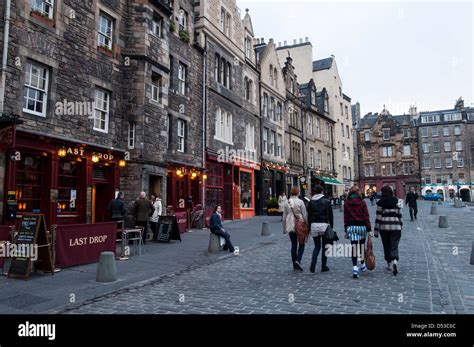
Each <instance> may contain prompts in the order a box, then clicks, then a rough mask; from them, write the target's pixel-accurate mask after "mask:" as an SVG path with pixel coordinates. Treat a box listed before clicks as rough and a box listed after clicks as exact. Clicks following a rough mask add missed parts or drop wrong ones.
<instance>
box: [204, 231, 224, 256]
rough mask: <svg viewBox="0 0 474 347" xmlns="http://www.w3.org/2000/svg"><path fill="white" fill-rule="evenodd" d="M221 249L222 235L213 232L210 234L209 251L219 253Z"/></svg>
mask: <svg viewBox="0 0 474 347" xmlns="http://www.w3.org/2000/svg"><path fill="white" fill-rule="evenodd" d="M220 250H221V240H220V236H219V235H216V234H213V233H211V234H210V235H209V247H208V248H207V251H208V252H209V253H217V252H220Z"/></svg>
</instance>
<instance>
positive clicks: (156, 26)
mask: <svg viewBox="0 0 474 347" xmlns="http://www.w3.org/2000/svg"><path fill="white" fill-rule="evenodd" d="M162 30H163V18H161V17H160V16H159V15H158V14H157V13H155V12H154V13H153V22H152V25H151V32H152V33H153V34H154V35H156V36H158V37H161V31H162Z"/></svg>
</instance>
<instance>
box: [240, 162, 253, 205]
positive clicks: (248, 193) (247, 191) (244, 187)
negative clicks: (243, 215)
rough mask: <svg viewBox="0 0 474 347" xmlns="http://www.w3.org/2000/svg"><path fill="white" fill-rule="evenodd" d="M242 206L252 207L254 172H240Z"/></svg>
mask: <svg viewBox="0 0 474 347" xmlns="http://www.w3.org/2000/svg"><path fill="white" fill-rule="evenodd" d="M240 207H241V208H252V174H251V173H248V172H243V171H241V172H240Z"/></svg>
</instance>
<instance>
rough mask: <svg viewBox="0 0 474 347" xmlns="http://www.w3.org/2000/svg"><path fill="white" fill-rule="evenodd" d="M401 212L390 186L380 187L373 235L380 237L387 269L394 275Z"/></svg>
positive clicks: (396, 271)
mask: <svg viewBox="0 0 474 347" xmlns="http://www.w3.org/2000/svg"><path fill="white" fill-rule="evenodd" d="M402 227H403V221H402V214H401V211H400V207H399V206H398V199H397V198H396V197H394V196H393V191H392V188H390V187H388V186H385V187H383V188H382V198H381V199H380V200H379V202H377V215H376V218H375V226H374V232H375V237H378V236H379V232H380V236H381V237H382V243H383V251H384V254H385V260H386V261H387V270H389V271H392V272H393V274H394V275H395V276H396V275H397V273H398V244H399V242H400V238H401V236H402Z"/></svg>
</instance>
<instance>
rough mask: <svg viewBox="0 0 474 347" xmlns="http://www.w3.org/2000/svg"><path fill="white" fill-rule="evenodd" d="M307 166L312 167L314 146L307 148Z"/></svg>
mask: <svg viewBox="0 0 474 347" xmlns="http://www.w3.org/2000/svg"><path fill="white" fill-rule="evenodd" d="M309 167H310V168H314V148H310V149H309Z"/></svg>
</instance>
